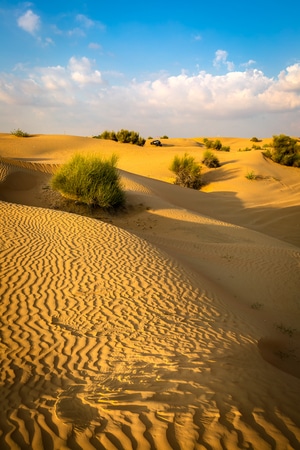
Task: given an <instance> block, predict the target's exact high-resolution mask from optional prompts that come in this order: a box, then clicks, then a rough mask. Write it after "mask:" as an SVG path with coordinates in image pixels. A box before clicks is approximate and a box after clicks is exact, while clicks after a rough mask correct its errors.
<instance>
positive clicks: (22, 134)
mask: <svg viewBox="0 0 300 450" xmlns="http://www.w3.org/2000/svg"><path fill="white" fill-rule="evenodd" d="M10 134H12V135H13V136H17V137H29V136H30V134H28V133H26V131H23V130H20V128H17V129H16V130H13V131H11V132H10Z"/></svg>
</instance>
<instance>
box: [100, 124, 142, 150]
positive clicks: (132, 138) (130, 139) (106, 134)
mask: <svg viewBox="0 0 300 450" xmlns="http://www.w3.org/2000/svg"><path fill="white" fill-rule="evenodd" d="M94 138H95V139H110V140H112V141H115V142H122V143H123V144H135V145H139V146H141V147H142V146H143V145H144V144H145V142H146V140H145V139H144V138H142V137H141V136H140V134H139V133H138V132H136V131H128V130H124V129H123V128H122V129H121V130H119V131H117V132H115V131H108V130H105V131H103V133H101V134H99V135H98V136H94Z"/></svg>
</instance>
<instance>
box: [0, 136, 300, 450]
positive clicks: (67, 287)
mask: <svg viewBox="0 0 300 450" xmlns="http://www.w3.org/2000/svg"><path fill="white" fill-rule="evenodd" d="M220 139H221V141H222V142H223V143H224V145H231V146H232V151H230V152H218V154H217V156H218V158H219V159H220V162H221V167H220V168H218V169H204V168H203V178H204V181H206V184H205V186H204V187H203V188H202V190H201V191H200V192H196V191H193V190H190V189H185V188H181V187H179V186H175V185H173V184H172V173H171V172H170V171H169V169H168V168H169V165H170V163H171V161H172V159H173V157H174V155H175V154H179V155H182V154H184V153H188V154H190V155H192V156H194V157H195V159H196V160H197V161H198V162H201V160H202V155H203V152H204V151H205V149H204V147H203V146H202V144H201V142H202V140H201V139H200V138H197V139H169V140H164V141H163V143H164V146H163V147H154V148H153V146H150V143H149V142H147V143H146V145H145V147H143V148H140V147H136V146H132V145H126V144H118V143H114V142H110V141H102V140H96V139H92V138H83V137H72V136H46V135H37V136H34V137H31V138H26V139H25V138H16V137H14V136H10V135H5V134H2V135H0V157H1V162H0V210H1V211H0V229H1V235H0V239H1V287H0V291H1V303H0V321H1V340H0V351H1V371H0V377H1V380H0V381H1V385H0V386H1V388H0V393H1V395H0V399H1V400H0V402H1V411H2V412H1V415H0V448H1V449H34V450H35V449H46V450H48V449H50V450H52V449H53V450H54V449H84V450H85V449H109V450H110V449H117V450H120V449H124V450H131V449H136V450H152V449H157V450H169V449H174V450H178V449H181V450H193V449H196V450H200V449H201V450H202V449H213V450H219V449H220V450H221V449H222V450H223V449H229V450H231V449H238V448H240V449H241V448H242V449H250V448H252V449H255V450H256V449H259V450H264V449H278V450H281V449H282V450H283V449H298V448H300V409H299V406H298V403H299V398H300V325H299V324H300V321H299V318H300V298H299V293H300V276H299V275H300V177H299V174H300V172H299V169H295V168H289V167H283V166H280V165H277V164H275V163H273V162H272V161H270V160H266V159H265V158H264V157H263V155H262V151H260V150H253V151H251V152H239V151H238V149H239V148H243V147H246V146H249V147H251V145H252V143H251V142H250V140H245V139H244V140H239V139H237V138H230V139H231V140H230V139H229V138H227V140H226V139H225V138H224V139H222V138H220ZM225 141H226V142H225ZM267 141H270V140H266V142H267ZM77 151H80V152H82V153H85V152H88V153H89V152H94V153H99V154H100V155H102V156H110V155H111V154H112V153H116V154H117V155H118V157H119V160H118V167H119V169H120V173H121V179H122V183H123V186H124V189H125V190H126V196H127V208H126V210H125V211H122V212H118V213H115V214H109V213H108V212H103V211H99V210H94V211H89V210H88V209H87V210H85V209H84V208H83V207H82V206H80V205H74V204H71V203H70V202H67V201H64V200H62V199H61V198H60V197H59V196H58V194H55V193H53V192H52V191H51V189H50V188H49V182H50V177H51V173H53V171H54V170H55V169H56V167H57V165H58V164H60V163H62V162H64V161H66V160H67V159H68V158H69V157H70V156H71V155H72V154H73V153H74V152H77ZM249 171H254V172H255V174H256V175H257V178H256V180H248V179H247V178H246V176H245V175H246V174H247V172H249ZM66 211H68V212H66ZM70 211H71V212H70ZM87 216H89V217H87Z"/></svg>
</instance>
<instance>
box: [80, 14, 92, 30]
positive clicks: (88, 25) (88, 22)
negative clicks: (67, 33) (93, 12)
mask: <svg viewBox="0 0 300 450" xmlns="http://www.w3.org/2000/svg"><path fill="white" fill-rule="evenodd" d="M76 22H78V23H80V24H81V25H82V26H83V27H84V28H91V27H93V26H94V25H95V22H94V21H93V20H91V19H89V18H88V17H87V16H85V15H84V14H77V16H76Z"/></svg>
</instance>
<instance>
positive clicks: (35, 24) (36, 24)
mask: <svg viewBox="0 0 300 450" xmlns="http://www.w3.org/2000/svg"><path fill="white" fill-rule="evenodd" d="M18 25H19V27H20V28H22V29H23V30H24V31H27V33H30V34H35V33H36V32H37V31H38V30H39V28H40V18H39V16H37V15H36V14H34V12H32V11H31V9H29V10H28V11H26V13H24V14H23V15H22V16H20V17H19V18H18Z"/></svg>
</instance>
